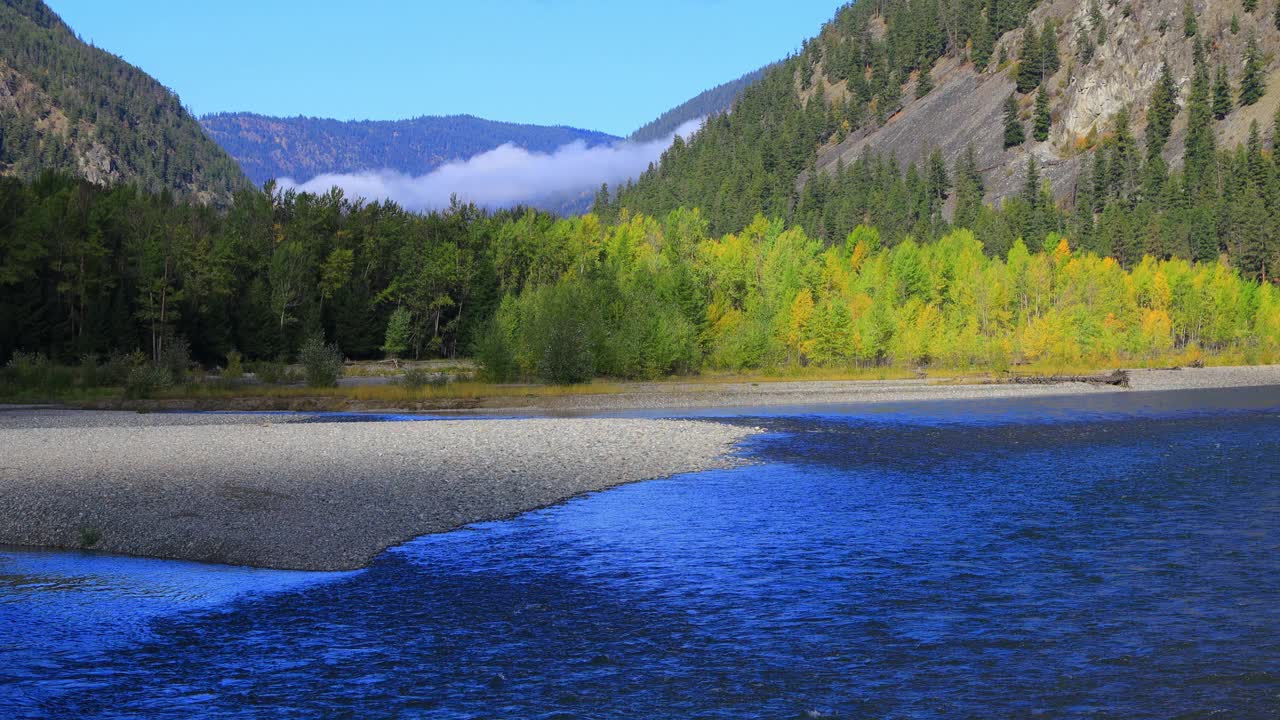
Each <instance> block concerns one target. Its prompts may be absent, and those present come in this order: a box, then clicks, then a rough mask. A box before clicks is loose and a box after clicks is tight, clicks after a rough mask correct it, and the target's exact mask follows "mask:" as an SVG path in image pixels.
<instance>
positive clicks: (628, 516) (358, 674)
mask: <svg viewBox="0 0 1280 720" xmlns="http://www.w3.org/2000/svg"><path fill="white" fill-rule="evenodd" d="M707 414H715V415H731V416H734V417H730V418H729V420H728V421H730V422H744V423H751V424H753V425H762V426H764V427H766V428H767V430H768V432H767V433H766V434H764V435H760V436H757V437H755V438H753V439H752V440H750V441H748V442H747V443H746V444H745V445H744V446H743V448H742V454H743V456H744V458H745V459H747V460H748V461H749V463H748V464H746V465H744V466H743V467H739V468H736V469H732V470H723V471H714V472H705V473H696V474H690V475H682V476H677V477H673V478H668V479H663V480H654V481H649V482H642V483H636V484H632V485H627V486H623V487H619V488H615V489H612V490H608V491H605V492H601V493H596V494H593V495H590V496H586V497H581V498H577V499H574V500H571V501H569V502H566V503H563V504H561V505H557V506H555V507H551V508H547V509H544V510H540V511H536V512H531V513H526V514H524V515H521V516H519V517H516V518H514V519H511V520H505V521H500V522H490V523H480V524H476V525H473V526H469V527H467V528H464V529H461V530H457V531H454V532H449V533H444V534H440V535H431V536H425V537H421V538H418V539H416V540H413V541H411V542H409V543H406V544H405V545H402V546H400V547H396V548H393V549H391V550H388V551H387V552H385V553H383V554H382V555H380V556H379V557H378V558H377V559H376V561H375V562H374V563H373V564H372V565H371V566H370V567H368V568H366V569H364V570H360V571H356V572H347V573H296V572H282V571H268V570H254V569H246V568H233V567H222V566H210V565H199V564H194V563H181V562H172V561H161V560H146V559H137V558H121V557H112V556H105V555H97V554H92V553H65V552H31V551H21V550H15V549H7V550H6V549H0V717H16V718H143V717H145V718H188V717H201V718H204V717H208V718H293V717H298V718H304V717H348V716H350V717H361V718H374V717H398V718H490V717H500V718H811V717H839V718H995V717H1000V718H1004V717H1009V718H1012V717H1045V718H1062V717H1106V718H1156V717H1158V718H1175V717H1183V718H1199V717H1209V716H1221V717H1230V718H1274V717H1277V716H1280V572H1278V570H1280V389H1254V390H1249V391H1230V392H1217V393H1211V394H1206V393H1181V394H1176V393H1175V394H1163V395H1146V396H1144V395H1142V394H1139V393H1129V394H1117V395H1105V396H1103V395H1099V396H1090V397H1086V398H1060V399H1039V400H1019V401H983V402H972V401H970V402H937V403H920V404H903V405H898V406H889V407H877V408H852V407H848V408H840V407H810V408H789V409H770V410H768V411H763V410H761V411H751V410H747V411H734V412H731V413H728V412H718V413H707ZM694 415H696V413H694ZM477 422H503V421H502V420H477Z"/></svg>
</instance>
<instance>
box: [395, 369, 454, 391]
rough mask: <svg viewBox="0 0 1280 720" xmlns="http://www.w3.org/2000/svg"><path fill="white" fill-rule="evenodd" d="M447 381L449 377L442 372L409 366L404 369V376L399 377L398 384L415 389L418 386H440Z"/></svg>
mask: <svg viewBox="0 0 1280 720" xmlns="http://www.w3.org/2000/svg"><path fill="white" fill-rule="evenodd" d="M448 382H449V378H448V377H447V376H445V375H444V374H443V373H433V372H431V371H430V370H427V369H426V368H409V369H408V370H405V371H404V377H402V378H400V384H401V385H403V386H404V387H407V388H410V389H413V390H417V389H419V388H424V387H427V386H428V385H430V386H432V387H440V386H441V385H445V384H446V383H448Z"/></svg>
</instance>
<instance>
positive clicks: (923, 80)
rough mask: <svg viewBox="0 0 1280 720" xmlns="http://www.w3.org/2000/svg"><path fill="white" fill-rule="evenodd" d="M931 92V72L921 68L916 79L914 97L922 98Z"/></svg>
mask: <svg viewBox="0 0 1280 720" xmlns="http://www.w3.org/2000/svg"><path fill="white" fill-rule="evenodd" d="M931 92H933V71H932V70H930V69H929V68H923V69H921V70H920V74H919V75H918V76H917V77H916V97H917V98H922V97H924V96H925V95H928V94H929V93H931Z"/></svg>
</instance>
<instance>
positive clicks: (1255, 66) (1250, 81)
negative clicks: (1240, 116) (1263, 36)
mask: <svg viewBox="0 0 1280 720" xmlns="http://www.w3.org/2000/svg"><path fill="white" fill-rule="evenodd" d="M1265 90H1266V80H1265V78H1264V77H1263V74H1262V56H1261V54H1260V53H1259V52H1258V38H1257V36H1256V35H1253V34H1250V35H1249V42H1248V44H1246V45H1245V51H1244V73H1243V74H1242V75H1241V76H1240V104H1241V105H1252V104H1254V103H1256V102H1258V100H1259V99H1260V98H1261V97H1262V93H1263V92H1264V91H1265Z"/></svg>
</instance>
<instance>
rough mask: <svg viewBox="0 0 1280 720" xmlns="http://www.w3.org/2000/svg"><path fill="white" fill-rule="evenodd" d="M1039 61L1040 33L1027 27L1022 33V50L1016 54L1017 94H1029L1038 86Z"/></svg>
mask: <svg viewBox="0 0 1280 720" xmlns="http://www.w3.org/2000/svg"><path fill="white" fill-rule="evenodd" d="M1040 59H1041V53H1040V33H1039V32H1038V31H1036V29H1035V28H1034V27H1032V26H1030V25H1028V26H1027V27H1026V28H1025V29H1023V31H1022V49H1021V51H1020V52H1019V54H1018V92H1020V93H1025V92H1031V90H1032V89H1033V88H1034V87H1035V86H1036V85H1039V84H1040V67H1041V65H1040Z"/></svg>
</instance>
